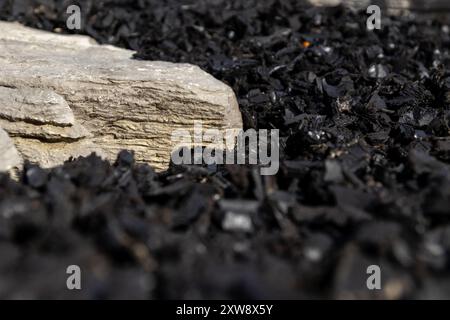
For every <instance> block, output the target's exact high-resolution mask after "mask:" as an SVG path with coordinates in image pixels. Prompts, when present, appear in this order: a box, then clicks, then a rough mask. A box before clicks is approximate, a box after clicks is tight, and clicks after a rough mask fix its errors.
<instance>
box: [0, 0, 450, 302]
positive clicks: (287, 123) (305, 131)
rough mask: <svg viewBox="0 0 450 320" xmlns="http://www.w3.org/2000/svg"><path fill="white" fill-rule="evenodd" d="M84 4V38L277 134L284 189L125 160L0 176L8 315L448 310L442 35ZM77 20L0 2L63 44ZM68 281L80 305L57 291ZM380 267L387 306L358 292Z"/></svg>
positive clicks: (217, 11) (260, 4)
mask: <svg viewBox="0 0 450 320" xmlns="http://www.w3.org/2000/svg"><path fill="white" fill-rule="evenodd" d="M69 2H70V3H69ZM78 2H79V3H80V5H81V7H82V10H83V12H84V13H85V16H84V17H83V22H84V24H83V30H81V33H84V34H88V35H91V36H93V37H94V38H96V39H97V40H98V41H100V42H102V43H111V44H115V45H119V46H123V47H128V48H132V49H135V50H136V51H137V54H136V58H138V59H151V60H168V61H175V62H189V63H194V64H197V65H199V66H201V67H202V68H203V69H205V70H206V71H208V72H210V73H211V74H213V75H214V76H216V77H217V78H218V79H220V80H222V81H224V82H226V83H228V84H229V85H230V86H232V87H233V89H234V91H235V92H236V94H237V96H238V98H239V103H240V108H241V111H242V113H243V116H244V122H245V127H246V128H256V129H265V128H266V129H273V128H277V129H279V130H280V135H281V150H280V153H281V158H282V159H281V167H280V171H279V173H278V174H277V175H276V176H265V177H263V176H260V175H259V171H258V170H257V168H254V167H252V166H237V165H236V166H218V167H200V166H198V167H196V166H190V167H187V166H172V167H171V168H170V169H169V170H168V171H167V172H163V173H155V172H154V171H153V170H152V168H150V167H148V166H146V165H139V164H134V162H133V159H132V155H131V154H130V153H126V152H123V153H122V154H120V155H119V157H118V161H117V163H116V164H114V165H112V164H108V163H106V162H103V161H101V160H100V159H98V158H97V157H95V156H91V157H89V158H85V159H76V160H73V161H69V162H67V163H66V164H65V165H64V166H62V167H61V168H55V169H52V170H41V169H39V168H37V167H34V166H30V165H27V166H26V168H25V172H24V174H23V177H22V179H21V181H20V182H18V183H16V182H13V181H12V180H11V179H9V178H8V177H6V176H2V177H1V178H0V257H1V259H0V297H4V298H5V297H6V298H23V297H25V298H28V297H31V298H37V297H39V298H42V297H44V298H61V297H62V298H79V297H82V298H205V299H214V298H247V299H258V298H389V299H398V298H449V297H450V273H449V271H448V270H449V267H450V166H449V164H450V137H449V134H450V71H449V69H448V67H449V62H450V55H449V49H448V48H449V47H450V34H449V26H448V25H446V23H447V22H446V21H436V20H432V19H426V20H422V19H420V16H405V17H386V16H385V17H384V18H383V22H382V29H381V30H376V31H367V30H366V28H365V24H366V19H367V15H366V14H365V13H364V12H359V13H356V12H352V11H350V10H348V9H344V8H342V7H337V8H330V9H318V8H310V9H308V8H305V6H303V5H302V4H301V2H299V1H297V0H292V1H288V0H267V1H256V0H255V1H252V0H250V1H249V0H248V1H225V0H216V1H195V2H190V3H189V2H187V1H173V0H167V1H161V0H147V1H145V0H140V1H78ZM69 4H72V1H51V0H42V1H18V0H16V1H7V0H6V1H0V18H1V19H4V20H15V21H20V22H22V23H25V24H27V25H30V26H33V27H37V28H41V29H46V30H51V31H56V32H67V30H66V29H65V21H66V18H67V15H66V14H65V9H66V8H67V6H68V5H69ZM0 76H1V74H0ZM71 264H76V265H79V266H80V267H81V268H82V270H83V277H84V278H83V290H82V291H68V290H67V289H66V287H65V279H66V277H67V275H66V274H65V271H66V267H67V266H68V265H71ZM373 264H375V265H379V266H380V268H381V272H382V290H375V291H369V290H368V289H367V287H366V280H367V277H368V275H367V273H366V269H367V267H368V266H369V265H373Z"/></svg>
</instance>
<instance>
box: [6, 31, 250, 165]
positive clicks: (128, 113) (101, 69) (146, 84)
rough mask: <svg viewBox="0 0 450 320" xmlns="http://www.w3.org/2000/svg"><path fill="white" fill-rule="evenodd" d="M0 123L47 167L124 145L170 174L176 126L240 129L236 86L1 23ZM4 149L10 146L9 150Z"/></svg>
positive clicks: (109, 153)
mask: <svg viewBox="0 0 450 320" xmlns="http://www.w3.org/2000/svg"><path fill="white" fill-rule="evenodd" d="M0 47H1V48H2V50H0V69H1V74H0V127H2V128H3V129H4V130H5V131H6V132H8V134H9V136H10V137H11V139H12V141H13V142H14V145H15V147H16V148H17V150H18V152H19V153H20V154H21V155H22V156H23V158H24V159H27V160H30V161H31V162H35V163H39V164H40V165H42V166H44V167H51V166H56V165H59V164H61V163H62V162H64V161H65V160H67V159H68V158H69V157H71V156H72V157H76V156H80V155H88V154H90V153H91V152H96V153H97V154H99V155H102V156H104V157H105V158H108V159H110V160H114V159H115V158H116V155H117V153H118V152H119V151H120V150H122V149H128V150H133V151H134V152H135V155H136V159H137V160H138V161H142V162H148V163H150V164H151V165H153V166H154V167H155V168H157V169H165V168H166V167H167V165H168V164H169V161H170V154H171V152H172V151H173V148H174V143H172V142H171V140H170V137H171V134H172V132H173V131H174V130H176V129H188V130H190V131H192V130H193V128H194V121H202V122H203V129H204V130H205V129H211V128H213V129H241V128H242V117H241V114H240V111H239V108H238V104H237V101H236V97H235V95H234V93H233V91H232V90H231V88H229V87H228V86H226V85H225V84H223V83H222V82H220V81H218V80H217V79H215V78H213V77H212V76H210V75H209V74H207V73H205V72H204V71H202V70H201V69H200V68H198V67H196V66H192V65H188V64H173V63H167V62H154V61H139V60H133V59H131V57H132V55H133V53H134V52H133V51H129V50H124V49H119V48H115V47H112V46H101V45H98V44H96V43H95V42H94V41H93V40H92V39H90V38H89V37H84V36H66V35H57V34H52V33H48V32H43V31H38V30H34V29H30V28H27V27H24V26H21V25H19V24H16V23H8V22H0ZM2 150H3V149H2Z"/></svg>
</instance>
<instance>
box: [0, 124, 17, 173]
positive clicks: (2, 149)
mask: <svg viewBox="0 0 450 320" xmlns="http://www.w3.org/2000/svg"><path fill="white" fill-rule="evenodd" d="M21 163H22V158H21V157H20V155H19V153H18V152H17V150H16V148H15V146H14V144H13V142H12V140H11V139H10V137H9V136H8V134H7V133H6V132H5V131H4V130H3V129H2V128H0V172H1V171H9V170H11V169H14V168H17V167H19V166H20V165H21Z"/></svg>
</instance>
